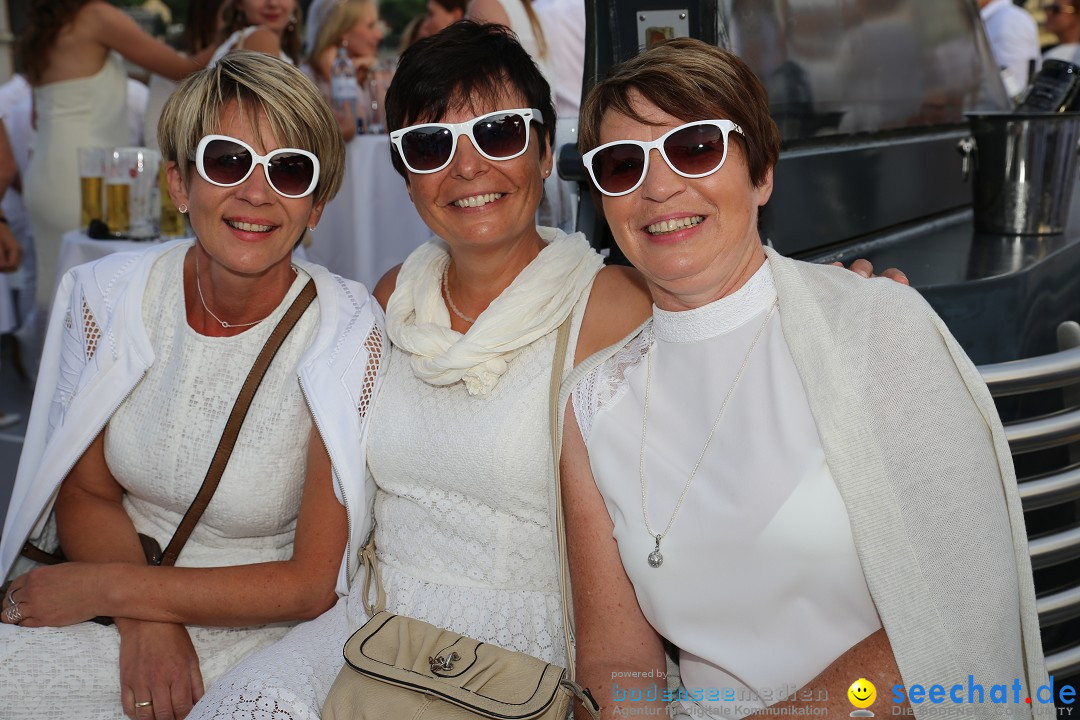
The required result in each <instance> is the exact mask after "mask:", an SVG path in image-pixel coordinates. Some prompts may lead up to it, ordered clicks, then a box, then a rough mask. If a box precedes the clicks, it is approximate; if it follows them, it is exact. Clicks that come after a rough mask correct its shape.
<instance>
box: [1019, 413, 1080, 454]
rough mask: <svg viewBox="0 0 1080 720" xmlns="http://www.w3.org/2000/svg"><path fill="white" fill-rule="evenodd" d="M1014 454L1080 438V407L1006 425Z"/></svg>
mask: <svg viewBox="0 0 1080 720" xmlns="http://www.w3.org/2000/svg"><path fill="white" fill-rule="evenodd" d="M1005 437H1006V438H1008V440H1009V447H1010V448H1011V449H1012V451H1013V454H1014V455H1015V454H1018V453H1026V452H1032V451H1035V450H1045V449H1046V448H1051V447H1057V446H1058V445H1066V444H1068V443H1071V442H1076V441H1077V440H1080V408H1077V409H1075V410H1068V411H1066V412H1060V413H1055V414H1053V415H1044V416H1043V417H1038V418H1034V419H1031V420H1023V421H1021V422H1015V423H1009V424H1008V425H1006V426H1005Z"/></svg>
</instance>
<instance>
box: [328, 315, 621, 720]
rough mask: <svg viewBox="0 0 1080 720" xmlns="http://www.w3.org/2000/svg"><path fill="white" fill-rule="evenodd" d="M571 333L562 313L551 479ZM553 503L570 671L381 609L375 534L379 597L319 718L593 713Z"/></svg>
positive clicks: (370, 570)
mask: <svg viewBox="0 0 1080 720" xmlns="http://www.w3.org/2000/svg"><path fill="white" fill-rule="evenodd" d="M569 335H570V320H569V318H567V320H566V322H564V323H563V324H562V326H561V327H560V328H559V333H558V336H557V339H556V343H555V345H556V347H555V359H554V361H553V363H552V371H551V397H550V406H551V437H552V452H553V453H554V457H555V472H556V481H557V479H558V468H559V444H558V442H557V435H558V414H557V413H558V411H559V407H558V395H559V388H560V386H561V384H562V369H563V366H564V362H565V358H566V347H567V342H568V339H569ZM555 506H556V512H555V521H556V526H557V530H558V537H559V559H560V569H561V572H560V578H559V580H560V586H561V590H562V598H563V629H564V635H565V638H566V653H567V660H568V663H567V665H568V666H569V670H567V669H564V668H561V667H559V666H557V665H552V664H551V663H546V662H544V661H543V660H540V659H538V658H535V657H532V656H531V655H526V654H524V653H519V652H513V651H512V650H505V649H503V648H501V647H498V646H496V645H492V644H490V643H484V642H480V641H479V640H475V639H473V638H470V637H467V636H465V635H459V634H457V633H455V632H451V631H449V630H444V629H443V628H438V627H435V626H434V625H430V624H428V623H426V622H423V621H421V620H416V619H415V618H410V617H405V616H402V615H394V614H392V613H388V612H385V611H383V607H384V606H385V595H384V593H383V590H382V585H381V583H380V580H379V574H378V568H377V566H376V563H375V543H374V533H372V539H371V540H369V541H368V544H367V546H365V547H364V549H363V551H362V560H363V565H364V570H365V576H364V588H363V589H364V602H365V603H367V602H368V598H369V597H370V596H369V591H370V589H371V583H372V582H374V583H375V594H376V600H375V603H374V604H372V605H369V606H368V613H369V615H370V616H371V619H370V620H368V621H367V622H366V623H365V624H364V626H363V627H362V628H360V629H359V630H357V631H356V632H355V633H354V634H353V636H352V637H350V638H349V640H348V641H347V642H346V643H345V649H344V654H345V665H344V667H342V669H341V672H340V673H338V676H337V679H336V680H335V681H334V684H333V686H332V687H331V688H330V693H329V695H328V696H327V698H326V704H325V705H324V706H323V711H322V717H323V720H367V719H369V718H370V719H371V720H383V719H384V718H410V719H411V720H421V719H422V718H439V720H468V719H470V718H492V719H496V718H497V719H499V720H519V719H520V720H526V719H532V718H536V719H538V720H539V719H543V720H566V718H567V716H568V715H569V713H570V709H571V704H572V702H573V699H574V698H575V697H576V698H578V699H579V700H581V701H582V705H583V706H584V707H585V708H586V710H587V711H588V712H589V714H590V715H591V716H592V717H593V718H599V717H600V712H599V706H598V705H597V703H596V701H595V700H594V699H593V698H592V696H591V695H589V693H588V691H587V690H583V689H582V688H581V687H580V686H579V685H577V684H576V683H575V682H573V677H574V661H573V649H572V648H573V645H572V644H571V639H570V627H571V619H570V610H569V603H568V600H567V596H568V588H567V586H566V577H567V565H566V543H565V537H566V534H565V530H564V528H563V517H562V500H561V495H560V494H559V493H558V491H557V490H556V502H555Z"/></svg>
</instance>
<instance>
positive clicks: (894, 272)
mask: <svg viewBox="0 0 1080 720" xmlns="http://www.w3.org/2000/svg"><path fill="white" fill-rule="evenodd" d="M833 265H835V266H836V267H844V263H842V262H834V263H833ZM848 270H850V271H851V272H853V273H855V274H856V275H862V276H863V277H864V278H873V277H879V276H878V275H875V274H874V264H873V263H871V262H870V261H869V260H867V259H865V258H859V259H858V260H856V261H855V262H853V263H851V267H849V268H848ZM880 277H883V278H888V279H889V280H892V281H893V282H898V283H900V284H901V285H910V284H911V282H910V281H908V277H907V275H905V274H904V271H903V270H900V269H899V268H888V269H886V270H885V272H883V273H881V275H880Z"/></svg>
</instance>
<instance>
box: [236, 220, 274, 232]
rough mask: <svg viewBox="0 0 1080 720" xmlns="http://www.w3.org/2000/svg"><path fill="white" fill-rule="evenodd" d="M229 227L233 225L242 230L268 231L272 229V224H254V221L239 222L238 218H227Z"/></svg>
mask: <svg viewBox="0 0 1080 720" xmlns="http://www.w3.org/2000/svg"><path fill="white" fill-rule="evenodd" d="M226 222H228V223H229V226H230V227H234V228H236V229H237V230H243V231H244V232H270V230H272V229H273V227H274V226H273V225H256V224H254V223H247V222H240V221H239V220H227V221H226Z"/></svg>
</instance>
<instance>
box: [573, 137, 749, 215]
mask: <svg viewBox="0 0 1080 720" xmlns="http://www.w3.org/2000/svg"><path fill="white" fill-rule="evenodd" d="M733 131H734V132H737V133H739V134H740V135H744V133H743V131H742V128H741V127H739V126H738V125H736V124H735V123H733V122H731V121H730V120H698V121H696V122H690V123H686V124H685V125H680V126H679V127H677V128H673V129H671V130H669V131H668V132H666V133H664V134H663V135H661V136H660V137H658V138H657V139H656V140H653V141H651V142H642V141H641V140H616V141H614V142H609V143H604V144H603V145H601V146H600V147H598V148H595V149H593V150H590V151H589V152H587V153H585V154H584V155H582V156H581V161H582V162H583V163H584V164H585V169H586V170H588V171H589V177H591V178H592V181H593V184H594V185H596V187H597V188H598V189H599V190H600V192H602V193H604V194H605V195H608V196H610V197H619V196H620V195H626V194H628V193H632V192H634V191H635V190H637V189H638V188H639V187H641V183H643V182H645V176H646V175H647V174H648V172H649V155H650V154H652V151H653V150H658V151H659V152H660V157H662V158H664V162H666V163H667V165H668V167H669V168H671V169H672V170H673V171H675V172H676V173H678V174H679V175H682V176H683V177H686V178H701V177H705V176H706V175H711V174H712V173H714V172H716V171H717V170H719V169H720V168H721V167H723V165H724V161H725V160H727V152H728V135H729V134H730V133H731V132H733Z"/></svg>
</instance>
